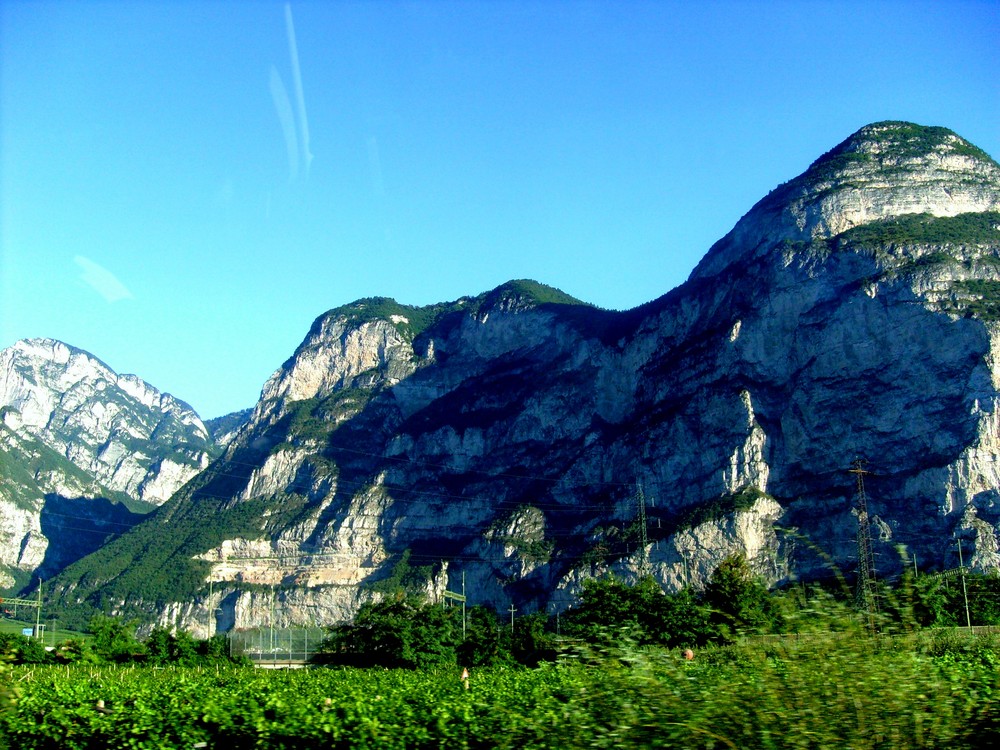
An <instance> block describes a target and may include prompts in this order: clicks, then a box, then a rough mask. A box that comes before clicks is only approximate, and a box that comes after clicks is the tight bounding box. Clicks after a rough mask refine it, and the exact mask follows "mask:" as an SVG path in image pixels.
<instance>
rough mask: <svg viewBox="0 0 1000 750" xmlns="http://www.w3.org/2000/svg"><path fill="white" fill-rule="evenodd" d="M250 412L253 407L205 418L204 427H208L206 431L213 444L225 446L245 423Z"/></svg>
mask: <svg viewBox="0 0 1000 750" xmlns="http://www.w3.org/2000/svg"><path fill="white" fill-rule="evenodd" d="M251 414H253V409H243V410H242V411H234V412H232V413H230V414H224V415H223V416H221V417H216V418H215V419H206V420H205V427H206V428H207V429H208V433H209V435H211V436H212V440H213V441H214V442H215V444H216V445H217V446H220V447H222V448H225V447H226V446H228V445H229V444H230V443H231V442H232V441H233V439H234V438H235V437H236V434H237V433H238V432H239V431H240V429H241V428H242V427H243V425H245V424H246V423H247V420H249V419H250V415H251Z"/></svg>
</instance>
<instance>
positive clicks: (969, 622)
mask: <svg viewBox="0 0 1000 750" xmlns="http://www.w3.org/2000/svg"><path fill="white" fill-rule="evenodd" d="M955 541H956V542H958V570H959V574H960V575H961V576H962V598H963V599H964V600H965V626H966V627H967V628H971V627H972V618H971V617H969V592H968V590H967V589H966V588H965V563H963V562H962V540H961V539H956V540H955Z"/></svg>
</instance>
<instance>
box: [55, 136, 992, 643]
mask: <svg viewBox="0 0 1000 750" xmlns="http://www.w3.org/2000/svg"><path fill="white" fill-rule="evenodd" d="M998 335H1000V166H998V165H997V164H996V162H994V161H993V160H992V159H991V158H990V157H989V156H988V155H986V154H984V153H983V152H982V151H981V150H979V149H977V148H976V147H975V146H973V145H971V144H969V143H968V142H967V141H965V140H963V139H962V138H960V137H959V136H957V135H956V134H954V133H952V132H951V131H949V130H947V129H945V128H936V127H922V126H918V125H914V124H910V123H900V122H884V123H876V124H873V125H870V126H867V127H865V128H862V129H861V130H859V131H858V132H857V133H855V134H853V135H852V136H850V137H849V138H848V139H847V140H845V141H844V142H843V143H841V144H839V145H838V146H836V147H835V148H834V149H832V150H831V151H829V152H828V153H827V154H825V155H823V156H822V157H821V158H820V159H818V160H817V161H816V162H814V163H813V164H812V165H811V166H809V168H808V169H807V170H806V171H805V172H804V173H803V174H802V175H801V176H799V177H796V178H794V179H792V180H791V181H789V182H787V183H785V184H784V185H781V186H779V187H778V188H777V189H775V190H774V191H772V192H771V193H770V194H769V195H768V196H766V197H765V198H764V199H763V200H761V201H760V202H759V203H758V204H757V205H755V206H754V207H753V208H752V209H751V210H750V211H749V212H748V213H747V214H746V215H745V216H744V217H743V218H742V219H740V221H739V222H738V223H737V224H736V225H735V227H734V228H733V229H732V231H730V232H729V233H728V234H727V235H726V236H725V237H723V238H722V239H721V240H720V241H719V242H718V243H716V244H715V245H714V246H713V247H712V248H711V249H710V250H709V252H708V254H707V255H706V256H705V258H704V259H703V261H702V262H701V263H700V264H699V265H698V267H697V268H696V269H695V270H694V272H693V273H692V275H691V277H690V279H689V280H688V281H687V282H686V283H684V284H683V285H681V286H680V287H678V288H677V289H675V290H673V291H671V292H670V293H668V294H667V295H665V296H664V297H661V298H660V299H658V300H655V301H653V302H650V303H648V304H646V305H643V306H641V307H639V308H636V309H635V310H631V311H627V312H612V311H606V310H600V309H598V308H595V307H593V306H590V305H587V304H585V303H583V302H580V301H578V300H575V299H573V298H571V297H569V296H568V295H565V294H563V293H562V292H559V291H558V290H555V289H552V288H550V287H546V286H544V285H541V284H538V283H536V282H530V281H516V282H510V283H508V284H504V285H502V286H501V287H499V288H497V289H495V290H493V291H491V292H488V293H485V294H482V295H479V296H474V297H465V298H462V299H459V300H457V301H455V302H451V303H444V304H440V305H434V306H429V307H412V306H407V305H403V304H399V303H397V302H395V301H393V300H390V299H386V298H375V299H366V300H360V301H358V302H356V303H353V304H350V305H346V306H343V307H340V308H336V309H334V310H331V311H329V312H327V313H326V314H324V315H322V316H320V317H319V318H318V319H317V320H316V322H315V323H314V324H313V326H312V328H311V330H310V331H309V333H308V335H307V336H306V338H305V340H304V341H303V342H302V344H301V345H300V346H299V348H298V349H297V350H296V351H295V353H294V354H293V355H292V357H291V358H290V359H289V360H288V361H287V362H286V363H285V364H284V365H282V367H281V368H279V369H278V370H277V371H276V372H275V374H274V375H273V376H272V377H271V378H270V379H269V380H268V382H267V383H266V384H265V385H264V388H263V391H262V393H261V398H260V401H259V402H258V404H257V406H256V407H255V408H254V410H253V413H252V415H251V416H250V418H249V420H248V421H247V422H246V424H245V425H244V426H243V427H242V428H240V430H239V432H238V433H237V434H236V436H235V438H234V439H233V440H232V441H231V442H230V443H229V444H228V446H227V447H226V449H225V452H224V453H223V455H222V456H221V457H220V458H219V459H218V460H216V461H215V462H214V463H213V464H212V465H211V466H210V467H208V469H206V470H205V471H204V472H202V473H201V474H199V475H198V476H197V477H196V478H195V479H194V480H193V481H191V482H190V483H188V484H187V485H185V486H184V487H183V488H182V489H181V490H180V491H179V492H178V493H177V494H176V495H175V496H174V497H173V498H172V499H171V500H170V502H168V503H166V504H165V505H164V506H162V507H161V508H160V509H159V510H158V511H157V512H156V513H155V514H154V515H153V516H152V517H151V518H150V519H149V520H148V521H146V522H144V523H143V524H141V525H139V526H137V527H136V528H135V529H133V530H131V531H130V532H129V533H127V534H124V535H123V536H121V537H120V538H118V539H116V540H114V541H113V542H111V543H110V544H108V545H107V546H106V547H104V548H102V549H101V550H99V551H97V552H95V553H94V554H93V555H91V556H89V557H87V558H85V559H83V560H81V561H79V562H78V563H76V564H74V565H72V566H70V568H68V569H67V571H66V572H65V573H64V574H62V575H61V576H60V577H59V578H58V579H57V580H56V581H55V582H54V583H53V596H54V598H55V599H56V601H57V602H59V604H60V606H62V607H63V608H64V609H65V611H67V612H69V611H77V612H87V611H93V610H94V609H98V608H100V609H103V610H104V611H109V612H111V613H117V614H128V615H138V616H141V617H144V618H146V619H147V620H148V621H157V622H160V623H162V624H167V625H179V626H182V627H186V628H190V629H192V630H194V631H195V632H199V633H202V634H204V632H205V631H206V629H215V630H219V631H222V630H228V629H231V628H234V627H239V628H242V627H251V626H254V625H260V624H262V623H274V624H276V625H289V624H302V623H306V622H317V621H318V622H321V623H322V622H331V621H336V620H339V619H343V618H346V617H349V616H351V615H352V614H353V612H354V611H355V610H356V608H357V607H358V606H359V604H360V603H361V602H363V601H366V600H368V599H371V598H373V597H377V596H380V595H382V593H383V592H385V591H388V590H392V589H393V588H396V587H399V586H404V587H410V588H416V589H421V590H425V591H427V592H428V593H431V594H432V595H440V594H441V593H442V592H443V590H444V588H445V587H449V588H451V589H452V590H455V589H456V588H457V587H458V586H460V585H461V584H460V583H459V581H464V586H465V590H466V593H467V595H468V599H469V601H470V602H471V603H474V604H488V605H491V606H493V607H496V608H498V609H506V608H507V607H509V606H514V607H516V608H518V609H519V610H521V611H530V610H533V609H547V610H548V611H553V610H556V611H557V610H559V609H561V608H563V607H565V606H567V604H568V603H570V602H571V601H573V598H574V596H575V594H576V592H577V591H578V590H579V586H580V584H581V581H582V580H583V579H585V578H586V577H588V576H592V575H597V574H600V573H601V572H602V571H606V570H609V569H611V570H615V571H616V572H617V573H619V574H620V575H622V576H625V577H635V576H637V575H639V574H641V573H643V572H646V571H648V572H650V573H651V574H652V575H654V576H655V577H656V578H657V580H659V581H660V582H661V584H662V585H663V586H665V587H666V588H668V589H677V588H680V587H682V586H684V585H687V584H691V585H695V586H698V585H701V584H702V583H703V582H704V581H705V580H706V578H707V577H708V576H709V575H710V574H711V572H712V571H713V570H714V568H715V567H716V566H717V564H718V563H719V562H720V561H721V560H722V559H723V558H724V557H725V556H726V555H728V554H731V553H733V552H742V553H744V554H746V555H747V557H748V559H749V560H750V562H751V564H752V565H753V567H754V569H755V570H756V571H757V572H758V573H760V574H761V575H763V576H764V577H766V578H767V580H768V581H769V582H771V583H779V582H782V581H786V580H789V579H790V578H793V577H796V576H819V575H829V568H828V566H829V564H830V562H831V561H832V562H833V563H834V564H836V565H838V566H840V567H841V568H842V569H843V570H845V571H847V572H848V573H850V571H851V570H852V569H853V568H854V566H855V564H856V553H855V549H856V546H855V537H856V532H857V525H858V520H857V518H858V516H857V515H856V514H854V513H852V509H853V505H854V500H855V496H856V494H857V490H858V488H859V484H858V478H859V477H861V476H863V477H864V488H865V490H866V494H867V498H868V510H869V512H870V514H871V516H870V522H871V531H872V536H873V539H874V540H875V542H874V551H875V555H876V560H875V568H876V572H877V573H878V574H879V575H886V574H890V573H892V572H893V571H894V570H898V568H899V566H900V564H901V561H900V559H899V557H898V555H897V552H896V550H895V545H896V544H899V543H903V544H905V545H907V547H908V548H909V549H910V550H912V551H914V552H915V553H916V555H917V557H918V559H919V560H920V562H921V564H922V565H923V566H924V567H925V568H930V569H941V568H947V567H952V566H953V565H954V564H955V557H956V554H957V549H956V546H955V539H956V538H961V539H962V540H963V542H964V543H965V544H966V549H965V553H966V555H967V556H968V559H971V561H972V564H973V565H974V566H976V567H978V568H980V569H995V568H996V567H997V565H998V563H1000V556H998V552H997V550H998V546H997V541H996V524H997V523H998V521H1000V505H998V498H1000V496H998V487H1000V475H998V456H1000V417H998V408H997V407H998V395H1000V392H998V386H1000V364H998V362H1000V356H998V355H1000V345H998ZM859 457H863V458H866V459H868V461H869V463H867V464H864V466H865V467H866V470H867V471H869V472H871V473H870V474H867V475H859V474H855V473H852V472H851V469H852V466H855V465H856V464H855V463H854V462H855V461H856V460H857V459H858V458H859ZM859 465H860V464H859ZM210 615H211V618H210ZM210 619H212V620H213V622H212V623H211V624H210V623H209V620H210Z"/></svg>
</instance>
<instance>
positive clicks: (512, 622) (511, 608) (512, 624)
mask: <svg viewBox="0 0 1000 750" xmlns="http://www.w3.org/2000/svg"><path fill="white" fill-rule="evenodd" d="M515 612H517V610H516V609H515V608H514V603H513V602H511V605H510V634H511V635H514V613H515Z"/></svg>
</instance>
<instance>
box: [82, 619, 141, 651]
mask: <svg viewBox="0 0 1000 750" xmlns="http://www.w3.org/2000/svg"><path fill="white" fill-rule="evenodd" d="M137 625H138V623H136V622H129V623H124V622H122V621H121V620H119V619H118V618H117V617H106V616H105V615H95V616H94V617H93V618H91V620H90V626H89V630H90V632H91V634H92V635H93V638H92V639H91V643H90V645H91V648H92V649H93V651H94V653H95V654H96V655H97V656H98V657H99V658H100V659H102V660H104V661H110V662H117V663H124V662H129V661H142V660H143V659H144V658H145V656H146V647H145V646H144V645H143V644H142V643H140V642H139V641H137V640H136V639H135V630H136V627H137Z"/></svg>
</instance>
